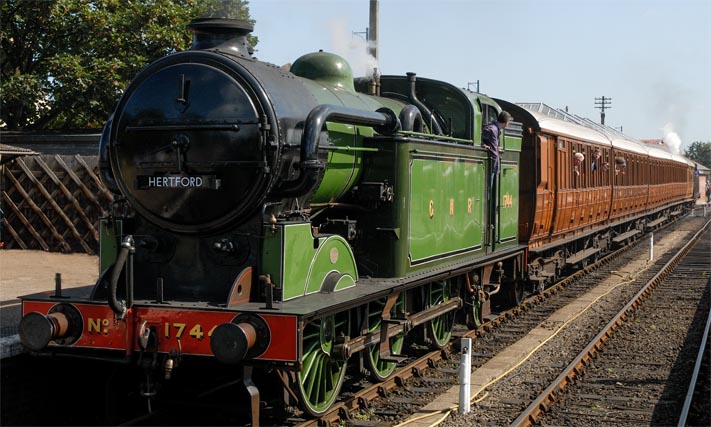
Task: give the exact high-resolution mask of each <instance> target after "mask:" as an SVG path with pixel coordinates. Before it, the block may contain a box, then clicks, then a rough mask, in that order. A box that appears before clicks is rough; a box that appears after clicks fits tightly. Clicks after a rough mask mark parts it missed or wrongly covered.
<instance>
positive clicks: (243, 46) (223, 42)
mask: <svg viewBox="0 0 711 427" xmlns="http://www.w3.org/2000/svg"><path fill="white" fill-rule="evenodd" d="M188 29H189V30H190V31H192V33H193V45H192V50H203V49H220V50H223V51H228V52H230V53H232V54H233V55H239V56H242V57H244V58H252V52H253V51H254V49H252V46H251V45H250V44H249V40H248V39H247V36H248V35H249V33H251V32H252V30H254V26H253V25H252V24H251V23H250V22H249V21H245V20H242V19H226V18H197V19H193V20H192V21H190V24H188Z"/></svg>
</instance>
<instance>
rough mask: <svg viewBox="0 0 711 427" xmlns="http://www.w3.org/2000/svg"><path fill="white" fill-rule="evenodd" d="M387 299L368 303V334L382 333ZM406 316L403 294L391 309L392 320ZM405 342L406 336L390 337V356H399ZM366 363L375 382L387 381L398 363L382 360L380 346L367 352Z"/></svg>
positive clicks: (375, 346) (372, 347)
mask: <svg viewBox="0 0 711 427" xmlns="http://www.w3.org/2000/svg"><path fill="white" fill-rule="evenodd" d="M386 302H387V298H383V299H381V300H378V301H373V302H370V303H368V306H367V307H368V308H367V310H368V313H367V316H368V332H376V331H380V327H381V325H382V321H383V319H382V313H383V309H384V308H385V303H386ZM404 314H405V292H401V293H400V296H398V298H397V301H395V304H394V305H393V307H392V308H391V309H390V318H393V317H402V316H404ZM404 341H405V334H402V333H401V334H397V335H395V336H394V337H390V354H393V355H399V354H401V352H402V344H403V342H404ZM365 362H366V364H367V367H368V370H369V371H370V376H371V377H372V379H373V380H374V381H385V380H386V379H388V378H389V377H390V375H392V374H393V372H395V368H396V367H397V363H395V362H389V361H385V360H382V359H381V358H380V344H374V345H372V346H370V347H368V349H366V351H365Z"/></svg>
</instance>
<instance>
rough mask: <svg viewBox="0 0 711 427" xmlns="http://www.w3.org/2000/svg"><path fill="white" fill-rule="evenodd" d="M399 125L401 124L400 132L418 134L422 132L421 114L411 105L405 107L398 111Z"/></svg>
mask: <svg viewBox="0 0 711 427" xmlns="http://www.w3.org/2000/svg"><path fill="white" fill-rule="evenodd" d="M400 123H402V130H404V131H408V132H413V131H414V132H420V133H421V132H423V131H424V126H423V125H422V113H420V110H419V109H418V108H417V107H415V106H414V105H412V104H409V105H406V106H405V108H403V109H402V111H400Z"/></svg>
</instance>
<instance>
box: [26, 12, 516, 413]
mask: <svg viewBox="0 0 711 427" xmlns="http://www.w3.org/2000/svg"><path fill="white" fill-rule="evenodd" d="M191 29H192V30H193V32H194V34H195V36H194V49H193V50H191V51H188V52H183V53H178V54H174V55H171V56H168V57H166V58H163V59H161V60H159V61H156V62H155V63H154V64H152V65H150V66H149V67H147V68H146V69H145V70H143V71H142V72H141V74H139V75H138V76H137V77H136V79H135V80H134V82H133V83H132V84H131V85H130V86H129V88H128V89H127V90H126V92H125V94H124V96H123V98H122V100H121V102H120V103H119V105H118V107H117V109H116V111H115V113H114V115H113V117H112V119H111V121H110V122H109V123H108V124H107V126H106V128H105V131H104V134H103V136H102V142H101V150H100V151H101V152H100V157H101V171H102V178H103V179H104V182H105V183H106V185H107V187H108V188H109V189H111V190H112V191H113V192H114V193H115V194H116V203H115V206H113V208H112V214H111V216H110V217H108V218H105V219H104V220H102V224H101V225H102V227H101V238H102V240H101V263H100V264H101V273H102V274H101V278H100V280H99V281H98V283H97V284H96V285H95V286H91V287H88V288H87V289H85V290H80V291H77V292H74V293H71V294H69V293H67V295H70V296H69V298H66V296H67V295H65V297H63V298H58V297H57V296H56V295H52V294H51V293H42V294H36V295H28V296H25V297H23V314H24V317H23V320H22V323H21V327H20V329H21V338H22V341H23V343H24V344H25V346H26V347H28V348H29V349H31V350H32V351H35V352H39V353H53V354H56V355H63V354H72V355H79V356H86V357H91V358H94V359H96V358H105V359H107V360H114V361H115V360H117V359H118V360H122V361H129V362H133V361H139V360H142V358H143V355H146V354H152V355H154V356H152V357H155V358H157V363H153V364H149V365H146V363H142V364H141V363H140V362H139V364H140V366H141V368H143V369H145V370H146V378H148V379H149V380H148V382H151V381H159V380H160V378H161V377H162V375H163V372H169V370H172V369H173V367H175V366H177V364H178V363H177V362H178V361H180V362H181V363H180V365H181V368H180V369H184V368H183V367H187V366H189V365H190V364H189V360H190V359H191V358H195V357H203V358H205V357H207V358H210V357H212V358H215V359H217V360H218V361H219V362H217V363H225V364H234V365H238V366H243V367H245V369H244V378H245V382H246V383H250V382H251V380H250V373H251V370H252V367H257V368H258V367H262V366H268V367H270V368H274V370H275V371H276V372H277V375H278V376H279V378H280V379H281V380H282V381H283V384H284V387H285V388H286V389H287V390H288V391H289V392H290V393H288V394H287V395H288V396H290V399H291V400H292V402H290V403H292V404H298V405H300V406H301V407H302V408H303V409H304V410H305V411H306V412H307V413H309V414H311V415H318V414H321V413H323V412H325V411H326V410H327V409H328V408H330V407H331V406H332V405H333V403H334V402H335V401H336V399H337V397H338V394H339V390H340V387H341V384H342V382H343V379H344V377H345V375H346V369H347V367H348V366H349V364H354V363H355V364H361V366H362V367H364V368H366V369H367V370H368V371H369V372H370V373H371V375H372V377H374V378H375V379H380V380H382V379H384V378H387V377H388V376H389V375H391V374H392V373H393V372H394V371H395V368H396V364H397V362H398V361H399V360H400V359H401V357H400V355H401V354H402V352H403V351H404V349H403V346H404V343H405V335H406V334H412V335H413V336H417V337H419V338H418V339H421V341H422V342H424V343H426V344H429V345H431V346H434V347H442V346H444V345H445V344H446V343H447V342H448V341H449V339H450V337H451V333H452V327H453V323H454V321H455V315H456V313H457V312H458V311H459V312H461V313H464V314H466V319H467V323H468V325H469V326H470V327H476V326H477V325H479V324H480V323H481V322H482V319H483V317H484V316H486V315H487V314H488V312H489V310H490V301H491V300H490V297H491V296H492V295H494V294H497V293H498V294H500V295H505V296H507V297H509V298H511V300H512V301H513V302H514V303H516V302H518V301H520V299H521V297H522V294H523V293H522V289H523V275H524V268H525V265H526V260H525V256H526V246H525V245H522V244H520V242H519V237H518V234H517V233H518V227H519V225H518V224H519V220H518V215H519V179H520V164H519V162H520V154H521V149H522V129H521V127H520V126H515V125H514V126H509V127H508V128H507V129H506V131H505V132H504V133H503V135H502V136H501V143H500V144H501V146H502V148H503V152H502V153H501V168H500V173H499V175H498V179H497V185H496V186H495V188H494V190H493V191H492V189H490V188H489V178H488V177H489V174H490V169H491V167H492V165H491V161H490V159H489V157H488V154H487V152H486V151H485V150H484V149H482V147H481V132H482V126H483V125H484V124H487V123H489V122H491V121H492V120H494V119H495V117H496V116H497V114H498V113H499V112H500V111H501V108H500V107H499V105H498V104H497V103H496V102H495V101H494V100H492V99H490V98H488V97H486V96H484V95H481V94H478V93H472V92H469V91H467V90H463V89H459V88H457V87H455V86H453V85H451V84H448V83H445V82H441V81H436V80H430V79H423V78H417V77H416V76H415V75H414V74H408V75H406V76H382V77H380V78H378V79H356V80H354V79H353V76H352V72H351V70H350V67H349V65H348V64H347V62H346V61H345V60H343V59H342V58H340V57H339V56H336V55H333V54H329V53H325V52H316V53H312V54H308V55H305V56H303V57H301V58H300V59H298V60H297V61H296V62H294V64H293V65H292V67H291V70H290V72H288V71H285V70H282V69H280V68H279V67H276V66H274V65H271V64H268V63H264V62H260V61H257V60H255V59H253V58H252V57H251V53H250V51H249V48H248V46H247V44H246V43H247V42H246V35H247V34H248V32H249V31H250V30H251V28H250V26H249V25H248V24H246V23H244V22H240V21H237V22H235V21H229V20H215V19H211V20H196V21H194V22H193V23H192V24H191ZM143 360H145V358H143ZM165 376H166V377H168V376H169V375H165ZM143 387H144V388H150V384H144V385H143ZM252 390H253V389H252ZM255 396H256V397H255ZM255 399H256V400H255ZM258 399H259V398H258V394H253V406H252V408H253V410H257V411H258V409H257V405H256V404H254V403H255V401H256V402H258ZM293 400H295V401H293Z"/></svg>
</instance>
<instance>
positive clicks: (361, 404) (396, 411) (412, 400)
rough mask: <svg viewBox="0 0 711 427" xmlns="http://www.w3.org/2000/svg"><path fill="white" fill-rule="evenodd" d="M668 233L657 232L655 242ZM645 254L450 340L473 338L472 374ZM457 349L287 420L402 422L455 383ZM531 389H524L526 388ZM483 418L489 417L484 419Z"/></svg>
mask: <svg viewBox="0 0 711 427" xmlns="http://www.w3.org/2000/svg"><path fill="white" fill-rule="evenodd" d="M702 222H703V219H700V218H696V219H693V218H689V219H688V221H681V222H680V223H677V224H676V225H675V226H674V228H673V229H676V230H682V231H684V230H686V231H690V230H691V229H698V227H699V226H700V223H702ZM669 232H670V231H659V232H657V233H658V238H660V237H662V236H663V235H664V234H666V233H669ZM647 250H648V247H647V246H646V245H644V244H642V245H634V246H630V247H627V248H625V249H623V250H621V251H618V252H616V253H614V254H611V255H610V256H608V257H606V258H603V259H602V260H600V261H599V262H598V263H595V264H592V265H589V266H588V267H586V268H585V269H583V270H580V271H577V272H575V273H574V274H572V275H570V276H569V277H567V278H566V279H564V280H563V281H561V282H559V283H558V284H556V286H554V287H552V288H550V289H548V290H546V291H545V292H544V293H543V294H542V295H536V296H533V297H531V298H528V299H527V300H526V301H525V302H524V303H523V304H522V305H521V306H519V307H517V308H514V309H511V310H508V311H504V312H501V313H499V315H498V317H496V318H495V319H492V320H491V321H489V322H487V323H485V324H484V325H482V327H480V328H479V329H478V330H476V331H465V330H461V329H460V330H455V331H454V336H455V337H473V338H475V340H474V344H473V346H472V355H473V361H472V366H473V368H474V369H476V368H478V367H480V366H482V365H483V364H484V363H486V362H487V361H488V360H491V359H492V358H493V357H494V356H495V355H497V354H498V353H499V352H500V351H501V350H502V349H504V348H506V347H507V346H509V345H511V344H512V343H514V342H516V341H517V340H518V339H519V338H520V337H522V336H524V335H525V334H527V333H528V332H529V331H530V330H532V329H533V328H535V327H536V326H537V325H539V324H540V323H541V321H543V320H544V319H546V318H548V316H550V314H551V313H553V312H555V311H556V310H557V309H559V308H560V307H562V306H565V305H567V304H568V303H569V302H570V301H572V300H575V299H576V298H578V297H579V296H580V295H581V294H583V293H585V292H586V290H587V289H589V288H590V287H591V286H592V285H593V284H595V283H598V282H600V281H601V280H603V279H604V278H605V277H609V276H610V275H611V274H615V273H614V272H615V271H616V270H619V269H620V268H621V267H622V266H624V265H626V264H627V263H629V262H630V261H631V260H633V259H636V258H640V257H641V256H643V255H644V254H645V253H646V252H647ZM457 346H458V340H453V344H450V345H448V346H447V347H445V348H444V349H443V350H441V351H433V352H429V353H425V354H422V355H421V356H419V357H417V358H416V359H415V360H410V362H409V363H407V364H406V365H405V366H404V367H402V368H401V369H400V370H399V371H398V372H397V373H396V375H394V376H393V377H392V378H391V379H389V380H387V381H385V382H382V383H377V384H371V383H367V382H363V381H361V382H359V383H358V384H357V385H355V386H352V387H350V389H349V388H348V387H346V388H344V390H345V393H343V394H344V395H345V396H346V397H345V398H344V399H343V400H342V401H341V402H339V403H337V404H336V405H334V407H333V408H332V409H331V410H330V411H329V412H328V413H326V414H325V415H324V416H322V417H321V418H319V419H313V420H302V419H299V418H292V419H290V420H289V421H288V422H289V423H290V424H296V425H299V426H329V425H337V424H342V423H343V422H344V421H345V423H346V424H347V425H352V426H370V425H387V424H391V425H392V424H396V423H397V422H401V421H403V420H404V419H405V418H406V417H407V416H408V415H409V414H412V413H415V412H417V410H418V409H419V408H421V407H422V406H424V405H425V404H427V402H429V401H430V400H432V399H433V397H436V396H437V395H438V394H440V393H442V392H444V390H446V389H448V388H450V387H451V386H452V385H454V384H456V383H457V382H458V379H457V373H458V368H457V364H458V357H456V356H455V355H456V353H457V351H458V348H457ZM455 359H456V360H457V361H455ZM558 368H560V366H558ZM558 370H559V369H558ZM553 376H555V375H553ZM533 383H534V385H535V384H538V385H539V386H540V384H541V381H540V380H539V379H536V380H534V381H533ZM530 385H531V384H529V387H527V388H530ZM540 388H543V387H540ZM509 396H511V394H510V393H509ZM508 401H509V402H510V403H511V402H515V403H516V402H517V403H518V406H519V407H520V408H519V409H523V407H525V406H526V405H525V404H522V402H526V399H519V398H515V397H514V398H511V397H509V399H508ZM528 401H530V399H528ZM478 406H479V407H480V408H481V409H485V410H488V409H490V408H488V407H487V404H486V403H484V404H481V405H478ZM514 406H516V405H514ZM503 409H505V410H507V411H508V410H510V405H507V404H505V405H504V407H503ZM509 412H510V411H509ZM487 418H489V417H488V416H487V417H484V418H483V419H487Z"/></svg>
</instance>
